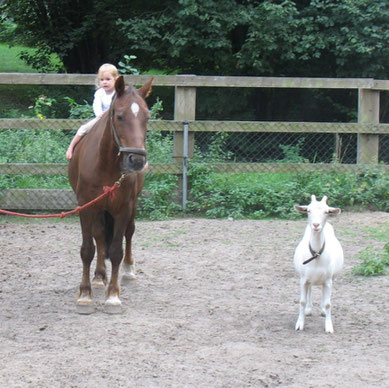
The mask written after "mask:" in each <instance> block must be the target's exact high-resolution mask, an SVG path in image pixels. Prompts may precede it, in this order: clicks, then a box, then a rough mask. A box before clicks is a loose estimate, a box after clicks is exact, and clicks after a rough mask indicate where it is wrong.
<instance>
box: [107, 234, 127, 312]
mask: <svg viewBox="0 0 389 388" xmlns="http://www.w3.org/2000/svg"><path fill="white" fill-rule="evenodd" d="M115 229H116V228H115ZM109 258H110V259H111V263H112V273H111V280H110V282H109V285H108V288H107V294H106V300H105V312H107V313H109V314H118V313H120V312H121V305H122V302H121V301H120V298H119V296H120V286H119V268H120V263H121V261H122V258H123V232H122V233H121V234H120V233H119V234H118V235H116V233H115V235H114V238H113V240H112V243H111V246H110V249H109Z"/></svg>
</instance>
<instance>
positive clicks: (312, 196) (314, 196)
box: [311, 194, 316, 202]
mask: <svg viewBox="0 0 389 388" xmlns="http://www.w3.org/2000/svg"><path fill="white" fill-rule="evenodd" d="M311 201H312V202H314V201H316V195H315V194H312V195H311Z"/></svg>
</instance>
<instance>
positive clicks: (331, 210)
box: [328, 207, 342, 214]
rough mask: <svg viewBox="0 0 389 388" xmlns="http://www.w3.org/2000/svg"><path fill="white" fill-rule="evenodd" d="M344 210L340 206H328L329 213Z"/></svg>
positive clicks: (338, 212) (337, 212)
mask: <svg viewBox="0 0 389 388" xmlns="http://www.w3.org/2000/svg"><path fill="white" fill-rule="evenodd" d="M341 212H342V210H341V209H340V208H339V207H330V208H328V213H329V214H340V213H341Z"/></svg>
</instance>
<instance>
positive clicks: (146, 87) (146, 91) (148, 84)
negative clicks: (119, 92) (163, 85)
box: [138, 78, 154, 98]
mask: <svg viewBox="0 0 389 388" xmlns="http://www.w3.org/2000/svg"><path fill="white" fill-rule="evenodd" d="M153 80H154V78H150V80H149V81H147V82H146V83H145V84H144V85H143V86H142V87H141V88H140V89H138V93H139V94H140V95H141V96H142V97H143V98H147V97H148V96H149V94H150V93H151V84H152V83H153Z"/></svg>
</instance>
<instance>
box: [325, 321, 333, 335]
mask: <svg viewBox="0 0 389 388" xmlns="http://www.w3.org/2000/svg"><path fill="white" fill-rule="evenodd" d="M325 331H326V333H328V334H333V332H334V328H333V326H332V323H331V324H326V327H325Z"/></svg>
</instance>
